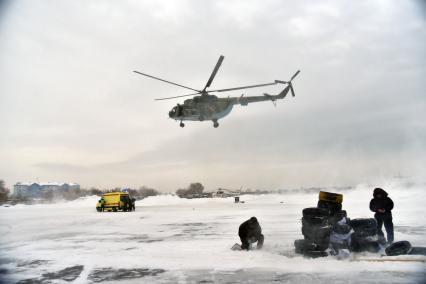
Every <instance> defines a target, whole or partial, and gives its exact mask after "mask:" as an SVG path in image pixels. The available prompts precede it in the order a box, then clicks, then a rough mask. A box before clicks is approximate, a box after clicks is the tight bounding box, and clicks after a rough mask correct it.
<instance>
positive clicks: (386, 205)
mask: <svg viewBox="0 0 426 284" xmlns="http://www.w3.org/2000/svg"><path fill="white" fill-rule="evenodd" d="M378 195H381V196H380V198H379V197H378ZM373 197H374V198H373V199H371V201H370V210H371V211H373V212H376V214H392V213H391V210H392V209H393V201H392V199H390V198H389V197H388V193H387V192H386V191H384V190H383V189H381V188H376V189H374V193H373ZM378 209H385V210H386V211H385V213H380V212H378V211H377V210H378Z"/></svg>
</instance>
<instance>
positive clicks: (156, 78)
mask: <svg viewBox="0 0 426 284" xmlns="http://www.w3.org/2000/svg"><path fill="white" fill-rule="evenodd" d="M133 72H135V73H137V74H140V75H143V76H146V77H149V78H152V79H155V80H159V81H162V82H165V83H169V84H172V85H175V86H179V87H182V88H185V89H189V90H192V91H196V92H201V91H199V90H196V89H193V88H190V87H186V86H183V85H180V84H176V83H173V82H170V81H167V80H164V79H161V78H158V77H154V76H151V75H148V74H145V73H142V72H139V71H133Z"/></svg>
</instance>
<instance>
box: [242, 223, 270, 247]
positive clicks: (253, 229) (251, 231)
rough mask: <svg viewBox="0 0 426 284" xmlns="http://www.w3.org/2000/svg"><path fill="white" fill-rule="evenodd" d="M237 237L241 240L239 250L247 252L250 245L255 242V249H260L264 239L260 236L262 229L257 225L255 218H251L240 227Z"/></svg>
mask: <svg viewBox="0 0 426 284" xmlns="http://www.w3.org/2000/svg"><path fill="white" fill-rule="evenodd" d="M238 235H239V236H240V239H241V248H242V249H245V250H249V248H250V244H251V243H255V242H257V248H258V249H261V248H262V246H263V240H264V237H263V235H262V228H261V227H260V225H259V222H258V221H257V219H256V217H251V218H250V219H249V220H247V221H245V222H244V223H242V224H241V225H240V228H239V229H238Z"/></svg>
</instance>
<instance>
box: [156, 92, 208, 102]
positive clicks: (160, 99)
mask: <svg viewBox="0 0 426 284" xmlns="http://www.w3.org/2000/svg"><path fill="white" fill-rule="evenodd" d="M198 94H200V92H198V93H196V94H189V95H182V96H175V97H165V98H158V99H154V100H155V101H162V100H170V99H176V98H182V97H190V96H195V95H198Z"/></svg>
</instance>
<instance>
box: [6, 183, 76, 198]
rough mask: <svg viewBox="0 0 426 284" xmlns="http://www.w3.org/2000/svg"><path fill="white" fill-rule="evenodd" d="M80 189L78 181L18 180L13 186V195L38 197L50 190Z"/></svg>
mask: <svg viewBox="0 0 426 284" xmlns="http://www.w3.org/2000/svg"><path fill="white" fill-rule="evenodd" d="M76 189H80V185H79V184H77V183H72V182H71V183H59V182H40V183H38V182H35V183H28V182H18V183H16V184H15V185H14V186H13V195H15V196H25V197H38V196H40V195H41V194H42V193H45V192H48V191H54V192H55V191H56V192H64V191H69V190H76Z"/></svg>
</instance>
